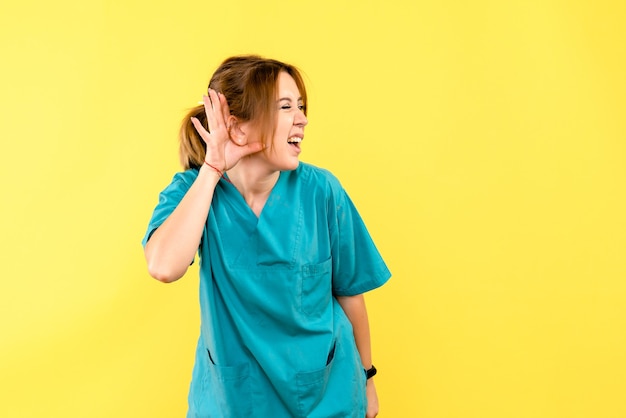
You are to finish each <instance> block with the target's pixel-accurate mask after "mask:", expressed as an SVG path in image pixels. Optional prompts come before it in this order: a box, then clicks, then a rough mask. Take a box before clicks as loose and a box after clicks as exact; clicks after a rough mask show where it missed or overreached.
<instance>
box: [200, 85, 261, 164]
mask: <svg viewBox="0 0 626 418" xmlns="http://www.w3.org/2000/svg"><path fill="white" fill-rule="evenodd" d="M202 100H203V102H204V111H205V113H206V118H207V124H208V126H209V130H208V131H207V130H206V129H205V128H204V126H202V123H201V122H200V121H199V120H198V119H197V118H193V117H192V118H191V122H192V123H193V126H194V127H195V128H196V131H198V134H199V135H200V137H201V138H202V140H203V141H204V143H205V144H206V155H205V157H204V160H205V162H206V163H207V164H208V165H210V166H211V167H214V168H215V169H217V170H220V171H222V172H224V171H227V170H229V169H231V168H233V167H234V166H235V165H236V164H237V163H238V162H239V160H241V159H242V158H243V157H245V156H247V155H250V154H253V153H255V152H259V151H261V150H262V149H263V144H261V143H260V142H255V143H251V144H242V145H239V144H237V143H235V142H234V141H233V140H232V138H231V137H230V134H229V124H230V123H234V121H235V120H236V119H235V117H234V116H232V115H231V114H230V109H229V108H228V103H227V101H226V97H225V96H224V95H223V94H222V93H218V92H216V91H215V90H213V89H209V94H208V96H203V97H202Z"/></svg>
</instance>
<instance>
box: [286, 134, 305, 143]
mask: <svg viewBox="0 0 626 418" xmlns="http://www.w3.org/2000/svg"><path fill="white" fill-rule="evenodd" d="M287 142H289V143H296V144H297V143H298V142H302V138H299V137H297V136H294V137H291V138H289V139H288V140H287Z"/></svg>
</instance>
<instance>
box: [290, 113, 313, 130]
mask: <svg viewBox="0 0 626 418" xmlns="http://www.w3.org/2000/svg"><path fill="white" fill-rule="evenodd" d="M307 123H309V120H308V119H307V118H306V115H305V114H304V112H303V111H302V110H301V109H298V111H297V112H296V117H295V118H294V120H293V124H294V125H296V126H300V127H302V128H304V127H305V126H306V125H307Z"/></svg>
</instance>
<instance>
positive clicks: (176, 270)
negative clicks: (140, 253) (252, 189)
mask: <svg viewBox="0 0 626 418" xmlns="http://www.w3.org/2000/svg"><path fill="white" fill-rule="evenodd" d="M218 181H219V175H218V173H217V172H216V171H215V170H212V169H211V168H210V167H208V166H206V165H204V166H202V167H201V168H200V172H199V174H198V177H197V178H196V180H195V181H194V183H193V185H192V186H191V187H190V188H189V190H188V191H187V194H185V197H184V198H183V199H182V200H181V202H180V203H179V205H178V206H177V207H176V209H175V210H174V212H172V214H171V215H170V216H169V217H168V218H167V219H166V220H165V222H163V224H162V225H161V226H159V228H158V229H157V230H156V231H155V232H154V234H152V237H150V240H149V241H148V242H147V244H146V247H145V250H144V253H145V256H146V261H147V263H148V272H149V273H150V275H151V276H152V277H154V278H155V279H157V280H159V281H162V282H172V281H175V280H178V279H179V278H181V277H182V276H183V275H184V274H185V272H186V271H187V268H188V267H189V265H190V264H191V262H192V260H193V258H194V256H195V254H196V252H197V250H198V245H199V243H200V239H201V238H202V231H203V229H204V225H205V223H206V219H207V216H208V213H209V209H210V207H211V201H212V199H213V193H214V191H215V186H216V185H217V182H218Z"/></svg>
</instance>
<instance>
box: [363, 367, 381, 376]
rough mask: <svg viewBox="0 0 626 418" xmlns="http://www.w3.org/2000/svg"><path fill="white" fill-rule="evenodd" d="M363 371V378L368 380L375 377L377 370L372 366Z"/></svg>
mask: <svg viewBox="0 0 626 418" xmlns="http://www.w3.org/2000/svg"><path fill="white" fill-rule="evenodd" d="M363 370H364V371H365V378H366V380H370V379H371V378H372V377H374V376H376V373H378V370H376V367H374V365H373V364H372V367H370V368H369V369H363Z"/></svg>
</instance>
